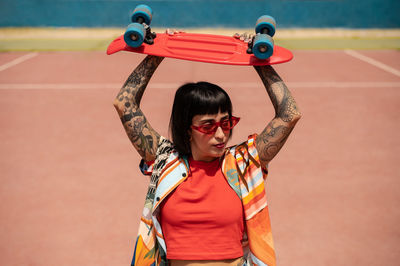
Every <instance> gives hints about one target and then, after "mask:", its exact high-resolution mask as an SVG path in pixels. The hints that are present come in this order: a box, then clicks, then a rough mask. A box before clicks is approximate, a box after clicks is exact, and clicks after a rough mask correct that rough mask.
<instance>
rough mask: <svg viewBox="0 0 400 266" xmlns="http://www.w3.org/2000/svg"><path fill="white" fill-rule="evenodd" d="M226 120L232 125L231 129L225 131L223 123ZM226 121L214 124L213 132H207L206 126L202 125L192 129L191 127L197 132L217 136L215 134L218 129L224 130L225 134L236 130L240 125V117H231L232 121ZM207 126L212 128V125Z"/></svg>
mask: <svg viewBox="0 0 400 266" xmlns="http://www.w3.org/2000/svg"><path fill="white" fill-rule="evenodd" d="M226 120H228V121H230V124H231V125H230V127H229V128H226V129H224V128H222V122H225V121H226ZM226 120H225V119H224V120H221V121H219V122H214V123H213V124H212V126H213V129H212V130H205V129H203V126H205V125H201V126H194V125H191V126H190V127H191V128H192V129H195V130H197V131H199V132H201V133H203V134H207V135H212V134H215V132H217V129H218V127H221V129H222V130H223V131H225V132H226V131H229V130H231V129H232V128H234V127H235V126H236V125H237V123H239V121H240V117H236V116H231V118H230V119H226ZM207 126H210V125H209V124H208V125H207Z"/></svg>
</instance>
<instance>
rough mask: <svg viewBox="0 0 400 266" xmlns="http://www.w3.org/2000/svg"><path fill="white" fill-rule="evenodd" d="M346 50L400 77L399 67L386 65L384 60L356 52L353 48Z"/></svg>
mask: <svg viewBox="0 0 400 266" xmlns="http://www.w3.org/2000/svg"><path fill="white" fill-rule="evenodd" d="M344 52H345V53H346V54H348V55H351V56H353V57H355V58H357V59H360V60H362V61H364V62H367V63H369V64H371V65H373V66H375V67H378V68H380V69H383V70H385V71H387V72H389V73H392V74H393V75H395V76H398V77H400V71H399V70H397V69H395V68H393V67H390V66H388V65H386V64H384V63H382V62H379V61H377V60H375V59H372V58H371V57H368V56H365V55H363V54H360V53H358V52H356V51H354V50H351V49H346V50H345V51H344Z"/></svg>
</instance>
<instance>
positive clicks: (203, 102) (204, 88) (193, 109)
mask: <svg viewBox="0 0 400 266" xmlns="http://www.w3.org/2000/svg"><path fill="white" fill-rule="evenodd" d="M191 94H192V95H191V98H192V101H191V104H190V105H191V106H190V107H189V109H190V110H189V113H190V114H191V116H192V117H193V116H195V115H204V114H217V113H218V112H221V113H225V112H227V113H229V115H230V116H231V115H232V103H231V100H230V99H229V96H228V94H226V92H225V91H224V90H222V89H221V88H220V87H219V86H217V85H215V84H210V83H207V82H199V83H197V88H196V89H195V90H193V91H192V93H191Z"/></svg>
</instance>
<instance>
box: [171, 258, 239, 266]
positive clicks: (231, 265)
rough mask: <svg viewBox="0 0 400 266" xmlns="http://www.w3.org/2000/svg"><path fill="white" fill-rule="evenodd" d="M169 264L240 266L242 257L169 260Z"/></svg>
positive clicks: (173, 265) (176, 265)
mask: <svg viewBox="0 0 400 266" xmlns="http://www.w3.org/2000/svg"><path fill="white" fill-rule="evenodd" d="M169 262H170V263H171V266H221V265H224V266H242V265H243V257H241V258H237V259H229V260H169Z"/></svg>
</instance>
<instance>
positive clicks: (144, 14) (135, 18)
mask: <svg viewBox="0 0 400 266" xmlns="http://www.w3.org/2000/svg"><path fill="white" fill-rule="evenodd" d="M152 18H153V10H151V8H150V7H149V6H147V5H138V6H137V7H136V8H135V10H133V13H132V22H133V23H135V22H137V23H140V24H141V23H143V22H144V23H146V24H147V25H150V22H151V19H152Z"/></svg>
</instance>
